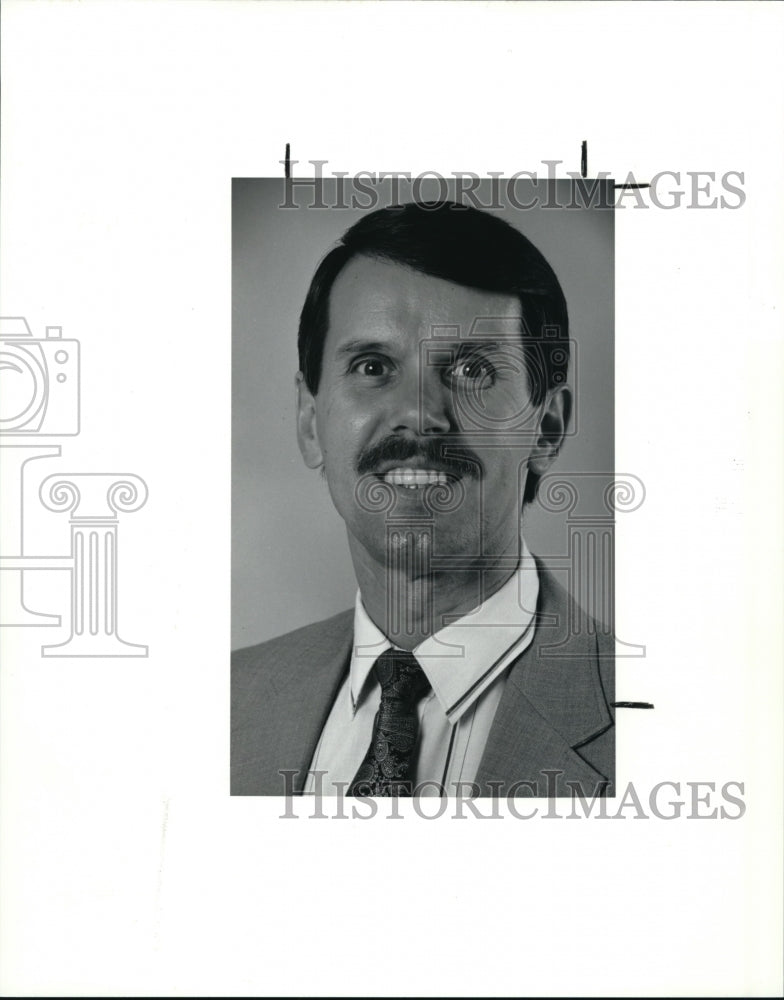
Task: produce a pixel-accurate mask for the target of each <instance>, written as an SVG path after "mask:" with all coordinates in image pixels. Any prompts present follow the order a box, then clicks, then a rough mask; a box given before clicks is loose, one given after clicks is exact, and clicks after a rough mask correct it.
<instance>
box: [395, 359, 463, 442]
mask: <svg viewBox="0 0 784 1000" xmlns="http://www.w3.org/2000/svg"><path fill="white" fill-rule="evenodd" d="M390 423H391V425H392V430H393V431H395V432H397V433H400V432H401V431H409V432H410V433H413V434H446V433H447V431H450V430H451V429H452V428H453V419H452V412H451V395H450V393H449V391H448V389H447V387H446V386H445V385H444V382H443V380H442V379H441V376H440V374H439V372H438V371H437V369H435V368H433V367H421V368H419V367H416V368H414V367H412V369H411V370H410V371H408V372H407V373H406V374H405V375H404V376H403V377H401V378H400V380H399V382H398V384H397V387H396V392H395V393H394V397H393V400H392V409H391V412H390Z"/></svg>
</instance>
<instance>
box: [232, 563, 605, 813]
mask: <svg viewBox="0 0 784 1000" xmlns="http://www.w3.org/2000/svg"><path fill="white" fill-rule="evenodd" d="M538 567H539V582H540V586H539V602H538V607H537V614H536V618H535V621H536V631H535V633H534V639H533V642H532V643H531V645H530V646H529V647H528V649H526V650H525V652H523V653H522V654H521V655H520V656H519V657H518V658H517V660H515V661H514V663H513V664H512V666H511V668H510V671H509V674H508V677H507V681H506V685H505V687H504V691H503V694H502V696H501V701H500V703H499V706H498V710H497V712H496V716H495V720H494V722H493V726H492V729H491V731H490V735H489V737H488V741H487V746H486V747H485V751H484V755H483V757H482V760H481V763H480V766H479V771H478V773H477V776H476V783H477V784H478V786H479V794H481V795H492V796H507V795H510V794H511V795H520V796H540V797H541V796H548V795H550V796H551V795H553V794H554V795H560V796H564V795H570V794H571V793H572V788H575V789H576V790H579V791H580V792H581V794H583V795H585V796H586V797H587V796H589V795H593V794H595V793H596V792H599V793H600V794H612V782H613V781H614V774H615V729H614V723H613V715H612V710H611V705H612V702H613V699H614V696H615V695H614V659H613V655H614V642H613V641H612V640H611V638H610V636H608V635H607V634H606V633H605V632H603V631H602V629H601V626H598V625H597V624H596V622H594V621H593V619H591V618H589V617H588V616H587V615H586V614H585V613H584V612H583V611H582V609H581V608H579V607H578V605H577V604H575V602H574V601H573V600H572V598H571V597H570V596H569V595H568V594H567V593H566V591H565V590H563V588H562V587H561V586H560V585H559V584H558V583H557V582H556V581H555V579H554V578H553V576H552V574H551V573H549V572H548V571H547V570H546V569H544V568H543V567H542V565H541V563H539V564H538ZM353 614H354V613H353V611H344V612H343V613H342V614H339V615H336V616H335V617H334V618H329V619H327V620H326V621H323V622H317V623H316V624H314V625H308V626H306V627H305V628H301V629H298V630H297V631H295V632H290V633H288V635H283V636H280V637H279V638H277V639H271V640H270V641H269V642H264V643H262V644H261V645H259V646H252V647H250V648H248V649H242V650H239V651H238V652H236V653H234V654H233V656H232V720H231V794H232V795H283V794H284V792H285V791H286V789H287V788H288V789H289V790H291V791H293V793H294V794H301V792H302V789H303V787H304V784H305V778H306V776H307V768H308V767H309V766H310V762H311V760H312V757H313V753H314V751H315V748H316V744H317V742H318V739H319V736H320V734H321V730H322V728H323V726H324V724H325V722H326V719H327V716H328V714H329V711H330V709H331V707H332V704H333V702H334V700H335V697H336V695H337V693H338V691H339V689H340V685H341V683H342V681H343V679H344V677H345V676H346V672H347V671H348V667H349V662H350V658H351V643H352V639H353ZM281 770H288V771H290V772H291V771H294V772H296V774H295V775H293V776H290V777H289V779H288V780H289V784H288V786H286V785H284V779H283V777H282V776H281V774H280V773H279V772H280V771H281ZM547 772H550V773H549V774H548V773H547ZM567 782H576V786H574V785H567Z"/></svg>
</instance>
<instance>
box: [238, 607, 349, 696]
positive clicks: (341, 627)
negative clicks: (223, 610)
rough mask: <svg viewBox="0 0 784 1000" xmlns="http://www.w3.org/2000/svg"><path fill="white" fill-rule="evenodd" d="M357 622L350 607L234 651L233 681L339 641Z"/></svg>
mask: <svg viewBox="0 0 784 1000" xmlns="http://www.w3.org/2000/svg"><path fill="white" fill-rule="evenodd" d="M353 623H354V612H353V610H351V609H349V610H348V611H341V612H340V614H337V615H333V616H332V617H331V618H325V619H324V620H323V621H320V622H313V623H312V624H311V625H305V626H303V627H302V628H298V629H295V630H294V631H293V632H286V633H285V634H284V635H279V636H276V637H275V638H274V639H268V640H266V642H260V643H258V644H257V645H255V646H246V647H245V648H244V649H237V650H235V651H234V652H233V653H232V654H231V672H232V682H233V683H242V681H243V679H244V680H252V679H254V678H258V677H259V676H260V675H264V674H266V673H269V672H271V671H274V670H275V669H276V668H277V667H283V668H284V669H285V667H286V665H287V664H289V663H290V662H291V661H292V660H296V659H299V658H301V657H307V656H308V655H309V654H310V653H312V652H314V651H323V650H324V649H325V648H329V647H330V646H332V645H338V644H340V643H341V642H343V641H344V639H345V637H346V635H347V634H348V633H349V632H350V631H351V629H352V627H353Z"/></svg>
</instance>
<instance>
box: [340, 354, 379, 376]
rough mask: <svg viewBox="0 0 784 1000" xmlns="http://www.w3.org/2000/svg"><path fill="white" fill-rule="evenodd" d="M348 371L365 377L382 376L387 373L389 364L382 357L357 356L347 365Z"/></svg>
mask: <svg viewBox="0 0 784 1000" xmlns="http://www.w3.org/2000/svg"><path fill="white" fill-rule="evenodd" d="M349 372H350V373H351V374H354V375H363V376H365V377H366V378H383V377H384V376H385V375H388V374H389V365H388V364H387V362H386V361H385V360H384V359H383V358H377V357H370V358H358V359H357V360H356V361H353V362H352V363H351V365H350V366H349Z"/></svg>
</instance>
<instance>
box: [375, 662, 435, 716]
mask: <svg viewBox="0 0 784 1000" xmlns="http://www.w3.org/2000/svg"><path fill="white" fill-rule="evenodd" d="M374 669H375V671H376V677H378V682H379V684H380V685H381V695H382V697H383V698H384V699H385V700H387V699H394V700H395V701H407V702H413V703H414V704H416V702H418V701H419V699H420V698H421V697H422V695H423V694H425V692H426V691H429V690H430V681H429V680H428V679H427V677H426V676H425V672H424V670H423V669H422V667H421V666H420V665H419V662H418V661H417V658H416V657H415V656H414V654H413V653H407V652H406V651H405V650H402V649H388V650H387V651H386V652H385V653H382V654H381V656H379V658H378V659H377V660H376V662H375V664H374Z"/></svg>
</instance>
